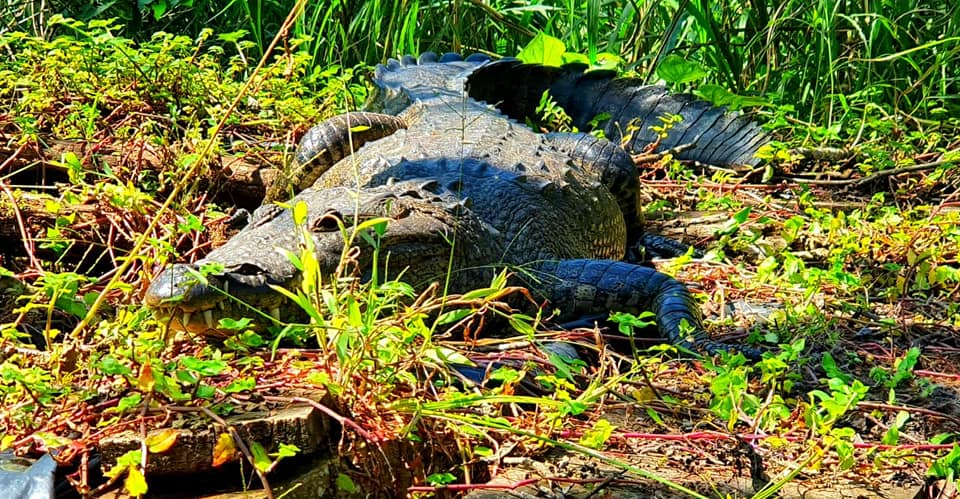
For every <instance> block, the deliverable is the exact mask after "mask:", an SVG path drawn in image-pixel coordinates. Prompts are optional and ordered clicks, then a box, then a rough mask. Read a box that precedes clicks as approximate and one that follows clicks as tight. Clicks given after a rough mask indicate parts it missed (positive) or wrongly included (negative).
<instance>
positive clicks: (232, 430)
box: [165, 406, 273, 499]
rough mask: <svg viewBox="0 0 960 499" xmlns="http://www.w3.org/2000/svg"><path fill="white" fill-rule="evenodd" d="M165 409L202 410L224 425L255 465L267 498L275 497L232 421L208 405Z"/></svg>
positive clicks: (168, 408) (241, 450)
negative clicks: (229, 421) (222, 416)
mask: <svg viewBox="0 0 960 499" xmlns="http://www.w3.org/2000/svg"><path fill="white" fill-rule="evenodd" d="M165 409H167V410H169V411H173V412H202V413H203V414H204V415H206V416H207V417H208V418H210V419H212V420H213V421H214V422H216V423H219V424H221V425H223V426H224V427H225V428H226V429H227V432H228V433H230V438H232V439H233V442H234V443H235V444H236V445H237V448H238V449H240V452H241V453H242V454H243V457H244V458H246V459H247V461H249V462H250V465H251V466H252V467H253V471H254V472H255V473H256V474H257V477H258V478H259V479H260V484H261V485H263V493H264V495H266V497H267V499H273V490H271V489H270V483H269V482H268V481H267V476H266V475H264V474H263V472H262V471H260V468H258V467H257V463H256V461H255V460H254V457H253V453H252V452H250V448H249V447H247V444H246V442H244V441H243V438H242V437H241V436H240V433H239V432H237V429H236V428H234V427H233V426H232V425H231V424H230V423H228V422H227V421H226V420H225V419H223V418H221V417H220V416H219V415H217V413H215V412H213V411H211V410H210V409H209V408H207V407H181V406H167V407H166V408H165Z"/></svg>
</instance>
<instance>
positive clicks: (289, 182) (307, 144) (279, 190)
mask: <svg viewBox="0 0 960 499" xmlns="http://www.w3.org/2000/svg"><path fill="white" fill-rule="evenodd" d="M401 128H407V124H406V122H404V121H403V120H402V119H400V118H398V117H396V116H392V115H389V114H379V113H367V112H359V111H358V112H352V113H346V114H341V115H338V116H334V117H333V118H330V119H328V120H326V121H324V122H322V123H320V124H319V125H317V126H314V127H313V128H311V129H310V130H308V131H307V133H306V135H304V136H303V139H301V140H300V145H299V146H298V147H297V152H296V154H295V156H294V159H293V162H292V163H291V164H290V165H289V166H288V167H287V168H286V169H284V171H283V172H282V173H281V174H280V175H278V176H277V179H276V180H275V181H274V182H273V185H271V186H270V187H269V188H268V189H267V194H266V196H265V197H264V200H263V201H264V203H269V202H271V201H286V200H287V199H290V198H291V197H293V196H294V195H295V194H297V193H298V192H300V191H302V190H303V189H306V188H307V187H310V186H311V185H313V183H314V182H316V181H317V179H318V178H320V175H323V172H325V171H327V170H328V169H329V168H330V167H331V166H333V165H334V164H335V163H336V162H337V161H340V160H341V159H343V158H345V157H347V156H349V155H350V154H353V151H356V150H357V149H359V148H360V146H362V145H364V144H366V143H367V142H371V141H374V140H377V139H381V138H383V137H386V136H388V135H391V134H392V133H394V132H396V131H397V130H399V129H401Z"/></svg>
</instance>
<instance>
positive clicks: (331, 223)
mask: <svg viewBox="0 0 960 499" xmlns="http://www.w3.org/2000/svg"><path fill="white" fill-rule="evenodd" d="M342 223H343V215H341V214H340V212H339V211H336V210H331V211H328V212H326V213H324V214H323V216H322V217H320V218H319V219H317V221H316V222H314V223H313V230H314V231H316V232H332V231H335V230H339V229H340V224H342Z"/></svg>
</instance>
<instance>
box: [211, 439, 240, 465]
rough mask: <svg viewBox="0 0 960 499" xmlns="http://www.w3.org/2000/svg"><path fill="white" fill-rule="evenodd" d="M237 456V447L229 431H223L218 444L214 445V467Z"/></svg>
mask: <svg viewBox="0 0 960 499" xmlns="http://www.w3.org/2000/svg"><path fill="white" fill-rule="evenodd" d="M236 458H237V447H236V445H235V444H234V443H233V437H231V436H230V434H229V433H221V434H220V436H219V437H217V444H216V445H214V446H213V467H214V468H216V467H218V466H220V465H222V464H224V463H229V462H230V461H233V460H234V459H236Z"/></svg>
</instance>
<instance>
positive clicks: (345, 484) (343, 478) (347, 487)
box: [337, 473, 360, 494]
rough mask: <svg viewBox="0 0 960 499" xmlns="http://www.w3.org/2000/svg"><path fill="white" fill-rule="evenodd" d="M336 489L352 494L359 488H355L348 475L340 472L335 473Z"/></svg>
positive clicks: (355, 485)
mask: <svg viewBox="0 0 960 499" xmlns="http://www.w3.org/2000/svg"><path fill="white" fill-rule="evenodd" d="M337 490H342V491H344V492H349V493H351V494H352V493H355V492H357V491H358V490H360V489H358V488H357V484H355V483H353V480H351V479H350V477H349V476H348V475H344V474H343V473H340V474H339V475H337Z"/></svg>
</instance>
